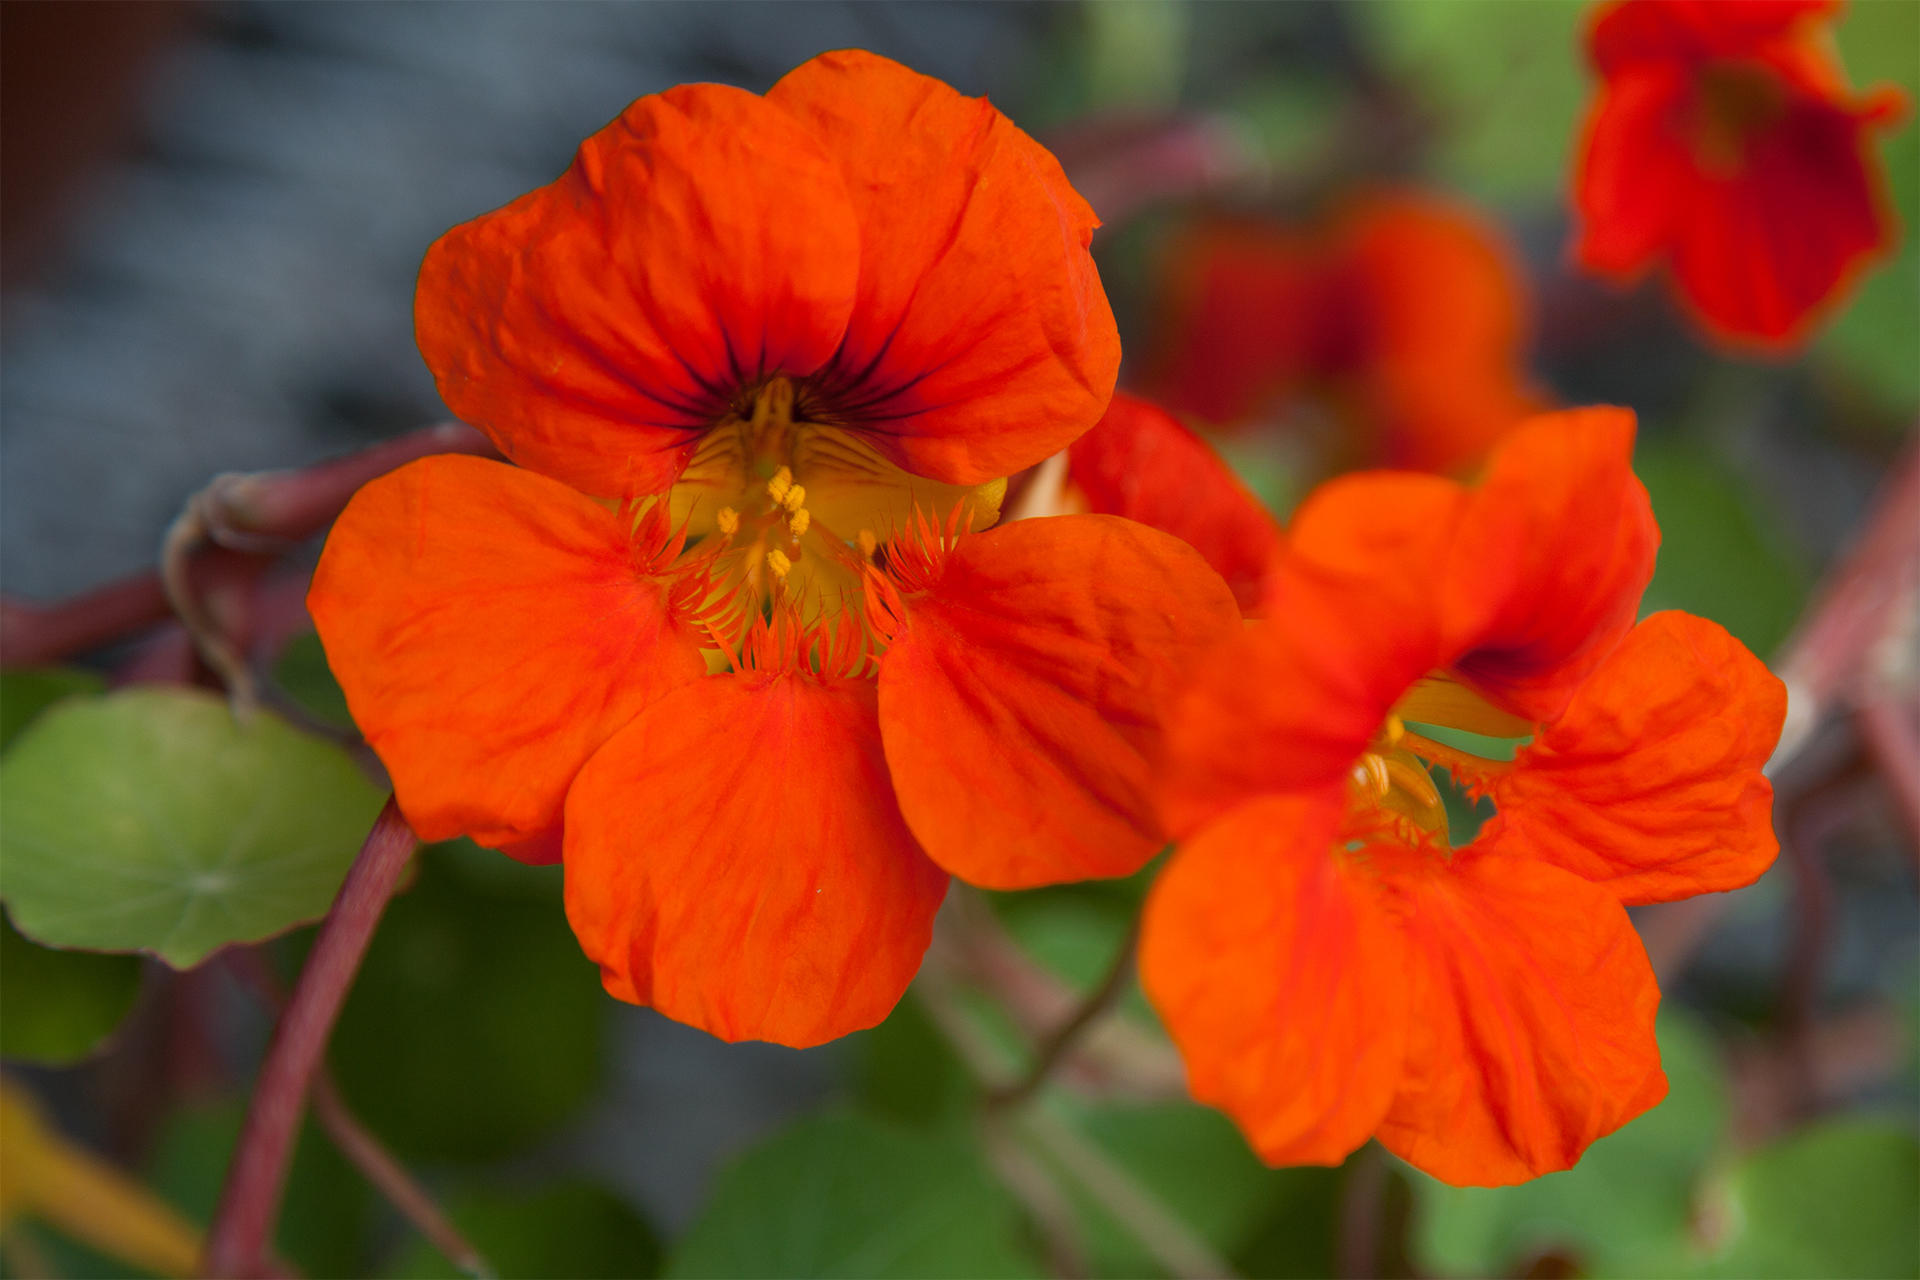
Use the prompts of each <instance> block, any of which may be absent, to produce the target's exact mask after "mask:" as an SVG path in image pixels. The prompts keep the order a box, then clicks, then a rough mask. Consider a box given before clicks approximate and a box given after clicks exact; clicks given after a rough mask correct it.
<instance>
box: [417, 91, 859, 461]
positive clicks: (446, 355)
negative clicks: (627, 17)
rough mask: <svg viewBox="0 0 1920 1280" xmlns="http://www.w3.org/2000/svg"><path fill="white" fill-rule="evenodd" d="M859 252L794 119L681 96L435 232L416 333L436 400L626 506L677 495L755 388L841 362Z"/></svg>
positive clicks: (719, 94)
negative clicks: (724, 421) (652, 494)
mask: <svg viewBox="0 0 1920 1280" xmlns="http://www.w3.org/2000/svg"><path fill="white" fill-rule="evenodd" d="M860 255H861V245H860V238H859V232H858V229H857V227H856V225H855V221H854V210H853V206H852V204H851V203H850V202H849V199H848V195H847V190H846V184H845V181H844V180H843V179H842V177H841V175H840V170H839V166H838V165H836V164H835V163H834V162H833V161H832V160H831V159H829V158H828V157H827V156H826V155H825V153H824V152H823V151H822V150H821V147H820V144H819V142H818V141H817V140H815V139H814V138H813V136H812V135H811V134H810V133H809V132H808V131H807V130H806V129H805V128H804V127H803V126H802V125H801V124H800V123H799V122H798V121H796V120H794V119H793V117H792V116H790V115H788V114H787V113H786V112H784V111H781V110H780V109H779V108H777V107H774V106H771V105H769V104H768V103H767V102H766V101H765V100H764V99H762V98H760V97H757V96H756V95H754V94H751V93H747V92H744V91H743V90H739V89H732V88H727V87H725V86H722V85H683V86H681V87H679V88H677V89H672V90H669V91H668V92H666V93H661V94H654V95H651V96H649V97H645V98H641V99H639V100H638V101H637V102H635V103H633V105H631V106H629V107H628V108H627V109H626V110H625V111H624V112H622V113H621V115H620V116H619V118H618V119H616V120H614V122H613V123H612V124H609V125H608V126H607V127H606V128H604V129H602V130H601V131H600V132H598V133H596V134H594V135H593V136H592V137H590V138H588V139H587V140H586V141H585V142H583V143H581V144H580V153H579V155H578V156H577V157H576V158H575V160H574V162H573V166H572V167H571V168H570V169H568V170H567V172H566V173H565V174H564V175H562V176H561V177H560V178H559V179H558V180H557V181H555V182H554V183H552V184H551V185H549V186H545V187H542V188H540V189H539V190H537V191H533V192H529V193H528V194H527V195H524V196H522V197H521V198H520V199H518V200H516V201H514V202H513V203H512V204H510V205H508V206H506V207H505V208H503V209H500V210H497V211H495V212H493V213H490V214H487V215H485V216H484V217H480V218H476V219H474V220H473V221H472V222H468V223H465V224H463V225H461V226H458V227H455V228H454V229H453V230H452V231H449V232H448V233H447V234H446V235H444V236H442V237H441V238H440V240H439V241H438V242H436V243H435V244H434V246H433V248H432V249H430V250H428V252H427V258H426V262H425V263H424V264H423V265H422V266H421V269H420V285H419V292H418V295H417V298H416V300H415V308H414V319H415V328H416V331H417V336H418V339H419V342H420V350H421V352H422V353H423V354H424V355H425V356H426V360H427V364H428V365H429V366H430V367H431V368H432V369H433V372H434V377H435V379H436V380H437V381H438V383H439V386H440V394H441V397H442V398H443V399H445V400H446V402H447V405H448V406H449V407H450V408H451V409H452V410H453V411H454V413H455V414H457V415H458V416H459V417H461V418H463V419H465V420H466V421H469V422H471V423H473V424H474V425H475V426H477V427H479V428H480V429H481V430H483V431H485V432H486V433H487V435H488V436H489V437H491V438H492V440H493V441H494V443H495V444H497V445H498V446H499V447H500V449H501V451H502V452H503V453H505V454H506V455H507V456H508V457H510V458H512V459H513V460H514V461H516V462H518V463H520V464H521V465H523V466H527V467H531V468H533V469H534V470H536V471H541V472H544V473H546V474H548V475H551V476H554V477H555V478H557V479H560V480H564V481H566V482H567V483H568V484H571V485H573V486H574V487H575V488H577V489H580V490H582V491H583V492H586V493H590V494H594V495H597V496H600V497H626V496H629V495H631V494H634V493H637V492H645V491H652V490H656V489H659V488H663V487H665V485H666V484H668V483H670V482H671V481H672V479H673V477H674V476H675V474H677V472H678V471H679V468H680V466H681V465H682V464H683V463H684V462H685V461H686V457H687V453H688V451H689V449H690V448H691V446H692V443H693V440H694V437H695V434H696V433H697V432H698V430H699V429H701V428H704V427H705V426H707V425H708V424H710V423H712V422H713V421H715V420H716V419H717V418H719V417H721V416H722V415H723V414H724V413H725V412H726V411H727V409H728V406H729V403H730V401H731V400H732V398H733V397H735V396H736V395H737V394H738V393H739V392H740V391H741V390H742V389H743V388H745V387H748V386H750V385H751V384H752V383H753V382H755V381H756V380H757V379H759V378H760V377H761V376H762V375H768V374H773V373H787V374H790V375H794V376H796V377H797V376H804V375H807V374H811V373H813V372H814V371H815V370H816V369H818V368H819V367H820V366H821V365H822V364H823V363H825V362H826V360H827V359H828V358H829V357H831V356H832V354H833V352H834V350H835V349H836V348H837V347H838V345H839V343H840V339H841V336H842V334H843V333H844V332H845V330H846V324H847V316H848V314H849V312H850V311H851V309H852V306H853V301H854V290H855V284H856V281H857V279H858V276H859V272H860Z"/></svg>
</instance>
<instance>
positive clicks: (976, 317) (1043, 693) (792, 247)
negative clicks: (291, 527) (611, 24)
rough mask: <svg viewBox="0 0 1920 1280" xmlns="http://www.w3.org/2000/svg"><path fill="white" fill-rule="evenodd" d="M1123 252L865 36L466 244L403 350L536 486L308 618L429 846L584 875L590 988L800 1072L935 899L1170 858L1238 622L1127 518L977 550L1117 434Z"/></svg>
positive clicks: (446, 496) (684, 96) (634, 133)
mask: <svg viewBox="0 0 1920 1280" xmlns="http://www.w3.org/2000/svg"><path fill="white" fill-rule="evenodd" d="M1095 225H1096V224H1095V219H1094V217H1093V215H1092V213H1091V212H1090V211H1089V210H1088V208H1087V207H1086V205H1085V203H1084V202H1083V201H1082V200H1081V199H1080V198H1079V197H1078V196H1077V195H1076V194H1075V193H1074V191H1073V190H1072V188H1071V187H1070V186H1069V185H1068V184H1067V182H1066V180H1065V178H1064V177H1063V176H1062V174H1061V172H1060V169H1059V166H1058V165H1057V164H1056V163H1055V162H1054V160H1053V158H1052V157H1051V156H1050V155H1048V154H1047V152H1046V151H1045V150H1043V149H1042V148H1041V147H1040V146H1039V145H1038V144H1036V143H1035V142H1033V141H1032V139H1030V138H1028V137H1027V136H1026V135H1025V134H1024V133H1022V132H1020V131H1019V130H1018V129H1017V128H1015V127H1014V126H1013V124H1012V123H1011V122H1010V121H1008V120H1007V119H1006V118H1005V117H1004V116H1002V115H1001V114H1000V113H999V112H997V111H996V110H994V109H993V107H991V106H990V105H989V104H987V103H986V102H985V101H983V100H979V99H970V98H965V97H962V96H961V95H959V94H957V93H955V92H954V91H953V90H952V89H949V88H948V87H946V86H945V85H943V84H940V83H939V82H937V81H934V80H930V79H928V78H926V77H924V76H920V75H918V74H916V73H914V72H911V71H909V70H907V69H906V68H904V67H901V66H899V65H897V64H895V63H892V62H889V61H887V60H885V59H883V58H879V57H875V56H873V55H870V54H864V53H857V52H845V53H835V54H827V55H823V56H822V57H819V58H816V59H814V60H813V61H811V62H808V63H806V64H805V65H803V66H801V67H800V68H798V69H797V70H795V71H793V72H792V73H791V74H789V75H788V76H787V77H786V78H784V79H783V80H781V81H780V82H779V83H778V84H777V85H775V86H774V87H773V89H772V90H771V91H770V92H769V93H768V94H767V95H766V96H765V97H761V96H757V95H755V94H752V93H748V92H745V91H742V90H739V89H733V88H727V87H723V86H718V85H692V86H682V87H680V88H677V89H673V90H671V91H669V92H666V93H663V94H659V95H656V96H652V97H647V98H642V99H640V100H639V101H637V102H635V103H634V104H633V105H632V106H630V107H629V108H628V109H627V110H626V111H625V112H624V113H623V114H622V115H621V116H620V117H619V118H618V119H617V120H615V121H614V122H613V123H612V124H610V125H608V126H607V127H606V128H605V129H604V130H602V131H601V132H600V133H598V134H595V135H594V136H593V137H591V138H589V139H588V140H587V141H586V142H585V143H584V144H582V146H581V148H580V152H579V156H578V158H577V159H576V160H575V162H574V164H573V166H572V168H571V169H569V170H568V172H567V173H566V174H565V175H564V176H562V177H561V178H560V179H559V180H558V181H556V182H555V183H553V184H552V185H550V186H547V187H544V188H541V189H540V190H537V191H534V192H532V193H530V194H528V195H526V196H523V197H522V198H521V199H519V200H517V201H515V202H514V203H512V204H510V205H508V206H506V207H505V208H504V209H501V210H499V211H497V212H495V213H491V214H488V215H486V216H484V217H482V218H479V219H477V220H475V221H473V222H470V223H467V224H465V225H463V226H460V227H456V228H455V229H454V230H452V231H450V232H449V233H447V235H446V236H445V237H443V238H442V239H441V240H440V241H439V242H438V243H437V244H435V245H434V247H433V248H432V250H431V251H430V252H429V253H428V255H427V259H426V263H425V265H424V267H423V268H422V270H421V275H420V287H419V296H418V300H417V308H416V313H417V328H418V335H419V340H420V346H421V350H422V352H423V353H424V354H425V356H426V360H427V363H428V364H429V366H431V368H432V369H433V372H434V375H435V377H436V378H437V380H438V383H439V387H440V391H441V394H442V396H443V397H444V398H445V399H446V401H447V403H448V404H449V405H450V406H451V407H452V408H453V410H454V411H455V412H456V413H457V414H459V415H460V416H461V417H462V418H465V419H466V420H468V421H470V422H472V423H474V424H475V425H477V426H479V427H480V428H482V429H483V430H484V431H486V433H487V434H488V435H489V437H491V438H492V439H493V441H494V442H495V443H496V444H497V445H498V446H499V448H500V450H501V451H502V452H503V453H504V454H505V455H506V456H507V457H508V458H510V459H512V460H513V462H515V463H517V464H518V465H517V466H508V465H504V464H501V463H497V462H491V461H486V460H481V459H475V458H454V457H441V458H429V459H425V460H423V461H420V462H416V463H412V464H410V465H408V466H406V467H404V468H402V469H400V470H399V471H397V472H395V473H393V474H391V475H389V476H386V477H384V478H382V479H380V480H377V481H375V482H373V483H372V484H370V485H368V486H367V487H366V488H365V489H363V490H362V491H361V492H360V493H359V494H358V495H357V496H356V497H355V499H354V500H353V502H352V504H351V505H350V506H349V507H348V509H347V511H346V512H345V514H344V515H342V517H341V518H340V521H339V522H338V524H337V525H336V526H335V528H334V531H333V533H332V535H331V537H330V539H329V540H328V543H327V547H326V551H325V553H324V554H323V556H322V558H321V562H320V566H319V569H318V571H317V573H316V575H315V578H314V584H313V590H312V594H311V596H310V599H309V602H310V605H311V608H312V611H313V615H314V618H315V620H316V622H317V623H318V626H319V630H320V635H321V638H322V640H323V641H324V642H325V645H326V649H327V655H328V659H329V661H330V662H331V664H332V666H333V669H334V671H335V672H336V673H337V674H338V676H339V678H340V682H341V685H342V687H343V688H344V689H345V691H346V694H347V700H348V703H349V705H350V706H351V707H352V710H353V713H354V717H355V719H356V720H357V721H358V722H359V724H360V726H361V728H362V729H363V730H364V731H365V732H366V735H367V739H368V741H369V742H370V743H371V744H372V745H373V747H374V749H375V750H376V751H377V752H378V753H379V754H380V758H381V759H382V760H383V761H384V762H385V764H386V765H387V768H388V770H389V772H390V773H391V774H392V777H393V782H394V789H395V793H396V795H397V797H398V800H399V803H400V807H401V809H402V811H403V812H404V813H405V815H406V817H407V820H408V821H409V822H410V823H411V824H412V825H413V826H414V828H415V830H417V831H418V832H419V833H420V834H421V836H422V837H424V838H426V839H429V840H439V839H446V838H448V837H451V836H455V835H462V834H464V835H470V836H472V837H473V838H474V839H476V840H478V841H480V842H481V843H482V844H486V845H489V846H492V847H495V848H501V849H504V850H506V851H508V852H510V853H513V854H514V855H515V856H518V857H521V858H524V859H526V860H529V861H549V862H550V861H553V860H555V859H556V858H558V859H560V860H562V861H563V862H564V864H565V870H566V900H567V913H568V918H569V920H570V922H571V923H572V925H573V927H574V930H575V932H576V934H577V935H578V937H579V939H580V942H581V945H582V947H583V948H584V949H585V951H586V952H587V954H588V956H589V957H591V958H592V959H594V960H595V961H597V962H598V963H599V965H600V967H601V972H602V976H603V979H604V982H605V985H606V987H607V990H608V991H610V992H611V993H612V994H614V995H616V996H618V997H620V998H622V999H625V1000H631V1001H635V1002H639V1003H645V1004H649V1005H652V1006H655V1007H657V1008H659V1009H660V1010H662V1011H663V1012H665V1013H667V1014H669V1015H670V1016H672V1017H675V1018H678V1019H680V1020H682V1021H685V1022H689V1023H693V1024H694V1025H697V1026H701V1027H704V1028H706V1029H708V1030H710V1031H712V1032H714V1033H715V1034H717V1035H720V1036H724V1037H726V1038H728V1039H743V1038H754V1039H767V1040H776V1041H781V1042H784V1043H787V1044H794V1045H804V1044H811V1043H816V1042H819V1041H821V1040H825V1039H828V1038H831V1037H833V1036H836V1035H841V1034H844V1033H846V1032H848V1031H852V1030H855V1029H857V1028H859V1027H863V1026H869V1025H872V1024H873V1023H874V1022H877V1021H878V1020H879V1019H881V1018H882V1017H884V1016H885V1015H886V1013H887V1012H888V1010H889V1009H891V1008H892V1006H893V1004H894V1002H895V1001H896V1000H897V999H898V998H899V996H900V994H901V992H902V991H903V990H904V989H905V988H906V985H907V983H908V981H909V980H910V979H911V978H912V976H913V973H914V971H915V969H916V968H917V967H918V965H919V963H920V957H921V954H922V952H923V951H924V950H925V948H926V945H927V942H928V939H929V936H930V930H931V926H932V920H933V915H934V911H935V909H936V908H937V907H938V905H939V902H940V899H941V897H942V895H943V894H944V892H945V889H946V884H947V875H948V873H949V872H953V873H956V874H959V875H962V876H964V877H966V878H967V879H969V880H973V881H975V882H977V883H981V884H987V885H994V886H1008V887H1011V886H1020V885H1030V884H1036V883H1045V882H1049V881H1055V880H1068V879H1081V878H1085V877H1088V876H1102V875H1118V874H1125V873H1127V872H1130V871H1132V870H1134V869H1135V868H1137V867H1138V866H1139V865H1141V864H1142V863H1143V862H1144V861H1145V860H1146V859H1147V858H1148V857H1150V856H1151V855H1152V854H1153V853H1154V852H1155V851H1156V850H1157V849H1158V848H1159V847H1160V846H1161V844H1162V843H1163V839H1164V837H1163V835H1162V832H1161V831H1160V829H1159V827H1158V824H1157V821H1156V820H1155V818H1154V816H1153V813H1152V809H1151V805H1150V802H1149V800H1148V798H1147V794H1146V783H1147V763H1146V759H1147V753H1148V752H1149V751H1150V750H1151V749H1152V747H1153V741H1154V738H1155V736H1156V734H1157V729H1158V719H1159V705H1160V700H1161V698H1162V696H1163V694H1164V690H1165V687H1166V686H1167V684H1168V682H1169V681H1170V680H1172V679H1173V677H1174V673H1175V672H1177V671H1179V670H1180V669H1181V668H1182V667H1183V666H1185V665H1186V664H1187V662H1188V661H1189V660H1190V657H1191V655H1192V654H1193V653H1194V652H1196V651H1197V649H1198V647H1199V646H1201V645H1202V644H1203V643H1206V642H1208V641H1209V640H1210V639H1211V638H1212V637H1213V636H1214V635H1216V634H1217V633H1218V631H1219V630H1220V629H1222V628H1227V629H1230V628H1231V627H1233V626H1236V625H1238V612H1237V610H1236V609H1235V607H1234V603H1233V599H1232V596H1231V595H1230V593H1229V592H1228V590H1227V588H1226V587H1225V586H1224V584H1222V583H1221V581H1220V580H1219V578H1218V577H1217V576H1216V575H1215V574H1213V573H1212V572H1211V571H1210V570H1209V569H1208V568H1207V567H1206V565H1205V563H1204V561H1202V560H1201V559H1200V557H1199V556H1198V555H1197V554H1196V553H1195V552H1194V551H1192V550H1191V549H1190V548H1188V547H1186V546H1185V545H1183V544H1181V543H1180V542H1178V541H1177V540H1176V539H1174V538H1172V537H1169V536H1168V535H1166V534H1163V533H1160V532H1158V531H1156V530H1153V529H1150V528H1147V527H1145V526H1143V525H1140V524H1136V523H1133V522H1130V521H1126V520H1121V519H1117V518H1114V517H1110V516H1096V515H1083V516H1068V517H1061V518H1057V519H1048V520H1029V521H1020V522H1016V523H1011V524H1008V525H1005V526H1003V527H1000V528H988V527H987V526H990V525H992V524H993V522H994V520H995V519H996V517H997V514H998V507H999V503H1000V499H1001V496H1002V494H1003V492H1004V487H1005V480H1004V477H1006V476H1007V475H1008V474H1010V473H1012V472H1014V471H1016V470H1018V469H1021V468H1024V467H1028V466H1031V465H1033V464H1035V463H1037V462H1039V461H1040V460H1042V459H1043V458H1045V457H1047V456H1048V455H1050V454H1052V453H1055V452H1056V451H1058V450H1060V449H1061V448H1062V447H1063V446H1065V445H1066V444H1067V443H1068V442H1070V441H1071V440H1072V439H1074V438H1075V437H1076V436H1078V435H1079V434H1080V433H1082V432H1083V431H1085V430H1086V429H1087V428H1088V427H1090V426H1092V425H1093V423H1094V422H1095V421H1096V420H1097V419H1098V418H1099V416H1100V415H1101V413H1102V411H1103V410H1104V409H1105V407H1106V404H1107V400H1108V396H1109V394H1110V392H1111V389H1112V385H1113V379H1114V373H1115V370H1116V367H1117V365H1118V361H1119V346H1118V339H1117V336H1116V334H1115V330H1114V325H1113V318H1112V314H1111V312H1110V311H1109V310H1108V307H1107V302H1106V297H1105V294H1104V293H1103V292H1102V290H1101V287H1100V282H1099V278H1098V275H1097V274H1096V272H1095V270H1094V267H1093V263H1092V260H1091V258H1090V257H1089V256H1088V252H1087V246H1088V242H1089V239H1090V236H1091V233H1092V231H1093V228H1094V226H1095Z"/></svg>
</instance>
